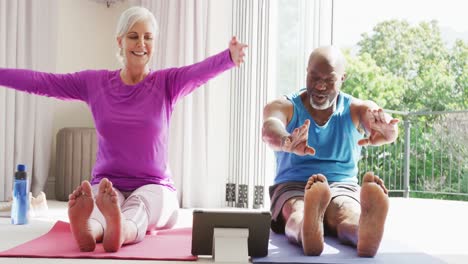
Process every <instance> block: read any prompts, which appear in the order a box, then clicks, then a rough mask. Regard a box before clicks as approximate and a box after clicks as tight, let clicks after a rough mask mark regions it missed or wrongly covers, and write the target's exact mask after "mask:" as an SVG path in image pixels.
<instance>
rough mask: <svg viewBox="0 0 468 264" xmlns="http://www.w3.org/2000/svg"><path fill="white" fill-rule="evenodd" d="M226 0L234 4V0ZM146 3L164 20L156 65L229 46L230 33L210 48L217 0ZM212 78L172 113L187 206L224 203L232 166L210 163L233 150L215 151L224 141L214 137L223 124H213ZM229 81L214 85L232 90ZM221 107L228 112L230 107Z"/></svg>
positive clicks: (178, 180) (177, 169)
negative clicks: (214, 170)
mask: <svg viewBox="0 0 468 264" xmlns="http://www.w3.org/2000/svg"><path fill="white" fill-rule="evenodd" d="M224 2H226V3H229V6H230V1H224ZM140 4H141V5H142V6H144V7H146V8H148V9H150V10H151V11H152V12H153V14H154V15H155V16H156V19H157V20H158V24H159V35H158V36H157V37H156V46H155V57H154V68H156V69H161V68H168V67H179V66H184V65H189V64H192V63H195V62H198V61H201V60H203V59H205V58H207V57H209V56H211V55H214V54H215V53H217V52H221V51H222V50H223V49H226V48H227V47H228V41H229V38H224V40H223V41H222V43H224V44H223V45H219V46H217V45H215V46H216V47H213V50H210V46H211V44H210V43H213V41H211V40H210V39H211V38H213V37H214V38H216V37H219V34H216V32H211V33H210V28H212V27H213V24H212V23H216V21H210V20H211V17H212V15H213V14H212V11H211V10H212V9H211V8H210V5H212V4H213V2H212V1H209V0H170V1H169V0H153V1H150V0H142V1H140ZM225 31H226V32H229V31H230V28H229V27H227V28H225ZM226 32H225V33H226ZM221 35H222V36H223V37H224V34H221ZM227 35H229V33H227ZM224 75H228V73H224ZM218 78H219V77H218ZM212 83H213V81H210V82H209V83H208V84H206V85H204V86H202V87H200V88H199V89H197V90H196V91H195V92H194V93H192V94H191V95H189V96H187V97H185V98H184V99H183V100H181V101H180V102H178V104H177V106H176V108H175V111H174V113H173V114H172V119H171V129H170V149H169V159H170V167H171V170H172V174H173V177H174V182H175V184H176V188H177V189H178V192H179V201H180V202H181V206H182V207H218V206H221V205H222V204H223V201H222V195H223V193H224V190H223V188H224V177H223V175H224V176H225V175H226V171H220V172H218V173H212V172H210V171H212V170H211V169H210V167H212V164H209V162H211V163H213V162H217V160H213V158H212V157H214V158H215V159H216V155H217V154H219V155H221V156H223V155H227V150H226V149H225V153H214V152H215V151H216V150H215V149H216V147H217V146H216V145H219V144H225V143H224V142H219V141H218V140H213V138H211V139H209V137H210V135H211V134H216V133H213V132H212V131H211V132H210V129H211V128H213V127H214V128H213V129H218V128H216V127H215V126H213V124H210V111H213V110H211V107H212V105H213V104H210V100H211V99H210V98H212V97H213V96H212V95H210V93H211V92H212V90H211V89H210V86H211V85H212ZM226 84H229V83H228V82H226ZM226 86H227V85H226ZM226 86H224V87H213V89H222V90H225V91H226V94H229V90H228V89H229V87H226ZM210 105H211V106H210ZM220 111H226V113H227V109H224V110H223V109H221V110H220ZM221 129H223V128H221ZM218 161H219V159H218Z"/></svg>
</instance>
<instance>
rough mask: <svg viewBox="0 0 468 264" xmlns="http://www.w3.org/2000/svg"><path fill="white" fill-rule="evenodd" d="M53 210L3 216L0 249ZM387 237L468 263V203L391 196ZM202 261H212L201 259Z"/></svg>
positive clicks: (7, 263)
mask: <svg viewBox="0 0 468 264" xmlns="http://www.w3.org/2000/svg"><path fill="white" fill-rule="evenodd" d="M49 207H50V208H49V211H48V213H47V215H45V216H43V217H38V218H35V219H34V220H33V221H32V222H31V223H30V224H28V225H25V226H14V225H11V224H10V220H9V218H0V251H2V250H6V249H9V248H11V247H14V246H16V245H19V244H21V243H24V242H26V241H29V240H31V239H33V238H35V237H38V236H40V235H42V234H44V233H46V232H47V231H48V230H49V228H51V227H52V225H53V223H55V221H57V220H62V221H67V217H66V203H64V202H57V201H49ZM181 215H182V218H181V220H180V221H179V223H178V224H177V226H178V227H185V226H190V225H191V210H182V213H181ZM384 237H385V238H389V239H393V240H400V241H403V242H404V243H405V244H407V245H409V246H411V248H414V249H417V250H418V251H420V252H424V253H426V254H429V255H431V256H434V257H436V258H438V259H441V260H443V261H445V262H447V263H468V241H467V240H468V202H457V201H441V200H427V199H413V198H411V199H405V198H391V200H390V211H389V215H388V218H387V223H386V229H385V235H384ZM198 262H209V260H206V259H204V260H199V261H198ZM0 263H2V264H13V263H15V264H18V263H102V264H104V263H113V264H116V263H185V264H187V262H159V261H129V260H122V261H118V260H93V259H21V258H18V259H14V258H0Z"/></svg>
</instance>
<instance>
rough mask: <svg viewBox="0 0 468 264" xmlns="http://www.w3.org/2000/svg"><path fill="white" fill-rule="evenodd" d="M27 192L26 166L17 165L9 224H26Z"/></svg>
mask: <svg viewBox="0 0 468 264" xmlns="http://www.w3.org/2000/svg"><path fill="white" fill-rule="evenodd" d="M28 210H29V192H28V178H27V175H26V165H23V164H19V165H18V168H17V171H16V173H15V182H14V187H13V204H12V206H11V223H12V224H14V225H24V224H27V223H28Z"/></svg>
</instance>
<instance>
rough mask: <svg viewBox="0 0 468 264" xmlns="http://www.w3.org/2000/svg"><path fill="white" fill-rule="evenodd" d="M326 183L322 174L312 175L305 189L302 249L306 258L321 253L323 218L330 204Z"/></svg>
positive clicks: (328, 189)
mask: <svg viewBox="0 0 468 264" xmlns="http://www.w3.org/2000/svg"><path fill="white" fill-rule="evenodd" d="M330 199H331V194H330V187H329V186H328V181H327V178H326V177H325V176H323V175H322V174H315V175H312V176H311V177H310V178H309V180H308V182H307V184H306V187H305V193H304V222H303V223H302V248H303V250H304V254H305V255H308V256H319V255H320V254H322V251H323V217H324V215H325V211H326V210H327V207H328V204H329V203H330Z"/></svg>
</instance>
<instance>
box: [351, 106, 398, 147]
mask: <svg viewBox="0 0 468 264" xmlns="http://www.w3.org/2000/svg"><path fill="white" fill-rule="evenodd" d="M399 121H400V120H399V119H396V118H393V117H392V116H390V115H389V114H387V113H385V112H384V111H383V109H382V108H380V107H379V106H377V104H376V103H374V102H372V101H363V102H362V105H361V107H360V110H359V123H360V125H361V126H362V127H363V128H364V129H365V130H366V134H367V138H363V139H361V140H359V141H358V144H359V145H360V146H367V145H372V146H380V145H384V144H389V143H392V142H394V141H395V140H396V138H397V137H398V125H397V124H398V122H399Z"/></svg>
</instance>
